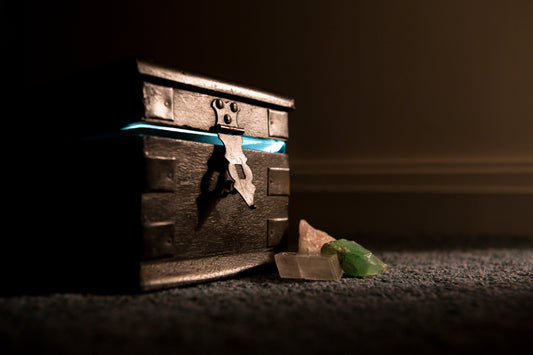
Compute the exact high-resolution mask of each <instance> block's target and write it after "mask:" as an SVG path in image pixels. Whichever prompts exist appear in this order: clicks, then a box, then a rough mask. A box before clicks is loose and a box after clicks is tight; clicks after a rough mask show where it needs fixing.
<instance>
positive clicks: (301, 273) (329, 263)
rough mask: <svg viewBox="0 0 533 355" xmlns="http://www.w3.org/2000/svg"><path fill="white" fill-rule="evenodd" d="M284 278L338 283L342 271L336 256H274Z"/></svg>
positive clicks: (289, 253) (289, 254)
mask: <svg viewBox="0 0 533 355" xmlns="http://www.w3.org/2000/svg"><path fill="white" fill-rule="evenodd" d="M274 258H275V260H276V266H277V267H278V271H279V275H280V276H281V277H282V278H292V279H306V280H332V281H338V280H340V278H341V277H342V273H343V271H342V269H341V267H340V264H339V259H338V258H337V255H336V254H331V255H312V254H301V253H291V252H285V253H278V254H276V255H275V256H274Z"/></svg>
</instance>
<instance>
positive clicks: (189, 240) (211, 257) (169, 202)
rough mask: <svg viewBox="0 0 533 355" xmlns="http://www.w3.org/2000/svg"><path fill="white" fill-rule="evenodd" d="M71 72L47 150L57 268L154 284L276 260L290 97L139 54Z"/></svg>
mask: <svg viewBox="0 0 533 355" xmlns="http://www.w3.org/2000/svg"><path fill="white" fill-rule="evenodd" d="M76 79H77V84H78V85H77V86H76V87H75V88H74V86H63V90H62V94H61V96H62V99H61V101H62V104H61V105H58V106H60V107H61V110H58V111H61V112H68V114H67V115H64V116H65V117H64V118H63V119H62V120H61V122H63V124H64V125H63V127H62V128H63V131H65V130H66V131H68V134H67V135H66V136H67V137H68V139H65V140H63V141H62V143H61V144H60V145H59V144H58V146H57V147H56V149H57V150H58V151H60V153H58V152H56V153H54V154H52V155H54V156H56V157H57V156H60V157H61V159H57V161H56V162H55V164H57V166H56V167H55V168H54V169H53V171H61V173H60V174H57V176H59V177H58V178H55V179H54V180H56V182H57V180H61V181H60V183H56V190H55V192H56V193H57V194H56V195H54V196H60V197H57V199H59V200H60V201H61V202H60V204H61V206H63V208H62V210H61V212H60V216H61V218H60V219H61V223H54V226H55V227H54V228H55V229H56V230H57V229H58V227H57V226H58V225H60V226H61V228H59V229H61V231H57V238H56V240H58V241H59V242H57V243H58V245H56V246H57V248H56V249H58V248H61V249H62V250H65V248H66V249H68V251H67V252H66V253H61V254H62V259H61V260H62V262H61V263H60V266H58V267H57V268H56V270H55V272H56V273H59V274H65V273H66V274H65V275H66V277H64V278H63V279H65V278H68V279H69V280H70V282H77V283H78V284H83V285H88V284H92V283H95V284H98V285H104V287H106V286H107V287H108V286H117V285H119V286H121V288H124V287H126V288H129V289H131V288H133V289H139V290H153V289H160V288H167V287H172V286H177V285H184V284H189V283H196V282H200V281H206V280H211V279H216V278H222V277H227V276H230V275H234V274H236V273H239V272H242V271H245V270H248V269H251V268H254V267H257V266H260V265H265V264H268V263H271V262H273V255H274V253H275V252H277V251H278V250H280V249H283V248H284V246H285V245H286V240H287V238H288V226H289V220H288V204H289V160H288V156H287V154H286V151H285V149H286V143H287V140H288V137H289V133H288V112H289V111H291V110H292V109H293V108H294V101H293V100H292V99H288V98H285V97H281V96H277V95H273V94H270V93H267V92H263V91H259V90H254V89H251V88H247V87H244V86H241V85H236V84H232V83H229V82H226V81H222V80H215V79H211V78H208V77H205V76H201V75H193V74H190V73H186V72H183V71H179V70H174V69H171V68H168V67H165V66H161V65H155V64H153V63H150V62H147V61H141V60H128V61H126V62H123V63H120V64H117V65H114V66H110V67H108V68H106V69H105V70H100V71H99V72H98V74H91V75H87V76H85V77H83V78H82V77H77V78H76ZM69 94H73V95H72V96H73V97H69V98H68V99H67V98H66V97H67V96H66V95H69ZM66 107H70V108H68V109H66ZM56 121H57V120H56ZM55 220H56V221H57V216H56V219H55ZM50 243H52V242H50V241H48V242H47V245H48V246H49V245H50ZM65 254H68V256H66V259H65ZM74 270H75V271H74Z"/></svg>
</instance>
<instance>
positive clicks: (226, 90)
mask: <svg viewBox="0 0 533 355" xmlns="http://www.w3.org/2000/svg"><path fill="white" fill-rule="evenodd" d="M136 63H137V70H138V72H139V74H141V75H146V76H148V77H153V78H158V79H163V80H168V81H171V82H174V83H177V84H181V85H186V86H189V87H193V88H197V89H200V90H206V91H210V92H214V93H221V94H226V95H229V96H233V97H237V98H242V99H245V100H252V101H257V102H260V103H264V104H267V105H273V106H277V107H279V108H282V109H287V110H293V109H294V108H295V105H294V100H293V99H291V98H288V97H284V96H280V95H275V94H272V93H268V92H265V91H261V90H257V89H253V88H250V87H247V86H243V85H240V84H235V83H231V82H228V81H223V80H219V79H214V78H211V77H207V76H202V75H198V74H192V73H189V72H186V71H183V70H177V69H174V68H170V67H168V66H164V65H159V64H155V63H152V62H149V61H146V60H141V59H137V60H136Z"/></svg>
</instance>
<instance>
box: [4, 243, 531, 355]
mask: <svg viewBox="0 0 533 355" xmlns="http://www.w3.org/2000/svg"><path fill="white" fill-rule="evenodd" d="M371 250H372V249H371ZM373 251H374V254H375V255H376V256H378V257H379V258H381V259H382V260H383V261H384V262H386V263H387V264H388V266H389V267H388V270H387V271H386V272H385V273H383V274H381V275H377V276H373V277H366V278H348V277H344V278H342V279H341V281H339V282H310V281H302V280H287V279H280V278H279V276H278V274H277V272H276V269H275V267H273V266H271V267H266V268H262V269H258V270H255V271H253V272H249V273H247V274H245V275H241V276H239V277H236V278H232V279H227V280H220V281H216V282H210V283H204V284H200V285H195V286H189V287H182V288H174V289H170V290H165V291H158V292H152V293H145V294H137V295H93V294H76V293H67V294H59V293H56V294H47V295H31V296H30V295H28V296H17V297H14V296H12V297H2V298H0V341H1V346H2V349H0V350H2V353H4V354H6V353H27V352H33V353H43V352H46V353H53V354H102V353H103V354H107V353H127V354H145V353H154V354H178V353H183V354H196V353H198V354H207V353H244V354H248V353H254V354H256V353H259V354H272V353H281V354H285V353H287V354H289V353H290V354H319V353H324V352H327V353H330V352H338V351H343V352H347V351H349V352H350V353H361V354H362V353H365V354H368V353H370V352H371V353H411V354H417V353H443V354H444V353H470V352H471V351H476V352H479V351H481V352H483V353H503V352H505V353H508V352H510V351H513V350H519V349H522V348H523V347H524V346H525V347H529V346H530V342H531V338H530V337H531V336H532V335H533V248H531V246H530V245H527V246H520V247H507V248H504V247H501V246H498V248H492V247H489V248H482V249H481V248H455V249H453V248H451V249H450V248H448V249H443V250H438V251H436V250H396V251H394V250H382V251H379V250H375V249H374V250H373Z"/></svg>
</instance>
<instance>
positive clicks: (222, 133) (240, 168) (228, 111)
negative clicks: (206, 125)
mask: <svg viewBox="0 0 533 355" xmlns="http://www.w3.org/2000/svg"><path fill="white" fill-rule="evenodd" d="M211 106H212V107H213V109H214V110H215V114H216V125H215V130H216V131H217V132H218V138H219V139H220V140H221V141H222V143H223V144H224V148H225V149H226V153H225V155H224V157H225V158H226V160H227V161H228V173H229V176H230V177H231V179H233V187H234V189H235V190H236V191H237V192H238V193H239V194H240V195H241V197H242V198H243V200H244V202H246V204H247V205H248V207H250V208H255V206H254V193H255V186H254V184H253V183H252V180H253V177H254V176H253V173H252V169H250V167H249V166H248V164H246V161H247V158H246V156H245V155H244V153H243V151H242V135H243V134H244V129H242V128H240V127H239V125H238V122H237V114H238V113H239V110H240V109H239V106H238V105H237V103H236V102H231V101H224V100H222V99H215V100H213V101H212V102H211Z"/></svg>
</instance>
